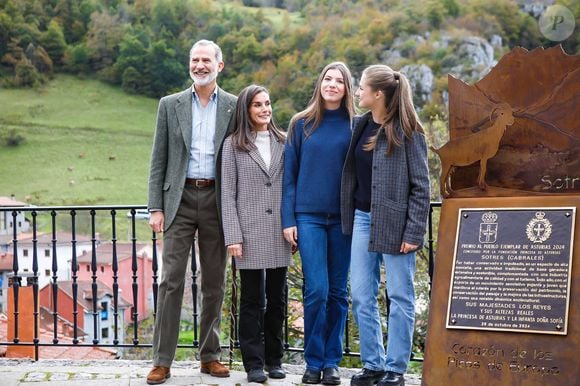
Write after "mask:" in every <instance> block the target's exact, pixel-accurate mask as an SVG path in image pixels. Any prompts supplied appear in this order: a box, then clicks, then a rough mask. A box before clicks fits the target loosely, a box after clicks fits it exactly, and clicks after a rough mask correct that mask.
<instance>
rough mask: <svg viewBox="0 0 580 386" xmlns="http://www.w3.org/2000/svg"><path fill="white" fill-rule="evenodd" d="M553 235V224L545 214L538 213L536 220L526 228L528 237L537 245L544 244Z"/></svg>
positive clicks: (532, 220) (531, 221)
mask: <svg viewBox="0 0 580 386" xmlns="http://www.w3.org/2000/svg"><path fill="white" fill-rule="evenodd" d="M551 234H552V223H551V222H550V220H548V219H547V218H546V213H545V212H536V218H533V219H531V220H530V222H529V223H528V226H526V236H528V239H529V240H530V241H531V242H532V243H534V244H536V243H543V242H544V241H546V240H548V239H549V238H550V235H551Z"/></svg>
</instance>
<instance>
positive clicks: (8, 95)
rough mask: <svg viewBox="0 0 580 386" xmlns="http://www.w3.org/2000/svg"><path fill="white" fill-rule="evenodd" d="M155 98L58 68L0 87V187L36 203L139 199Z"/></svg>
mask: <svg viewBox="0 0 580 386" xmlns="http://www.w3.org/2000/svg"><path fill="white" fill-rule="evenodd" d="M156 109H157V100H156V99H151V98H145V97H140V96H131V95H128V94H126V93H124V92H123V91H122V90H120V89H119V88H115V87H111V86H108V85H106V84H104V83H102V82H100V81H96V80H79V79H77V78H75V77H71V76H64V75H59V76H57V77H56V78H55V80H53V81H51V82H50V83H48V84H47V85H46V86H45V87H42V88H40V89H37V90H34V89H0V137H2V138H6V137H7V136H12V137H14V136H15V135H20V136H22V137H24V141H23V142H22V143H21V144H20V145H18V146H13V147H6V146H0V176H1V178H0V195H6V196H8V195H10V194H14V195H15V196H16V198H17V199H19V200H23V201H27V202H30V203H33V204H37V205H39V204H40V205H64V204H66V205H71V204H145V203H146V199H147V175H148V168H149V156H150V151H151V144H152V139H153V130H154V127H155V114H156Z"/></svg>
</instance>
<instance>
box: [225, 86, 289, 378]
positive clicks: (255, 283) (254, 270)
mask: <svg viewBox="0 0 580 386" xmlns="http://www.w3.org/2000/svg"><path fill="white" fill-rule="evenodd" d="M284 139H285V138H284V134H283V133H282V132H281V131H280V130H279V129H278V128H277V127H276V125H275V124H274V122H273V121H272V106H271V103H270V97H269V95H268V91H267V90H266V89H265V88H264V87H261V86H256V85H251V86H248V87H246V88H245V89H243V90H242V92H241V93H240V95H239V96H238V102H237V106H236V126H235V131H234V133H233V134H232V135H231V136H229V137H228V138H226V140H225V142H224V147H223V152H222V188H221V197H222V221H223V229H224V240H225V244H226V246H227V248H228V255H229V256H233V257H234V258H235V261H236V265H237V267H238V268H239V269H240V278H241V296H240V324H239V336H240V346H241V351H242V360H243V363H244V368H245V370H246V372H247V373H248V381H249V382H265V381H266V379H267V377H266V374H265V373H264V367H265V368H266V370H267V371H268V373H269V376H270V378H284V377H285V373H284V371H283V370H282V367H281V364H282V355H283V342H282V324H283V321H284V310H285V309H286V296H285V283H286V271H287V267H288V266H289V265H290V263H291V261H292V255H291V246H290V244H289V243H288V242H286V241H285V240H284V237H283V235H282V224H281V220H280V205H281V200H282V176H283V165H284V159H283V158H284ZM264 294H265V297H266V313H265V315H263V316H262V307H263V306H262V299H263V298H264ZM262 334H263V336H264V340H263V341H262Z"/></svg>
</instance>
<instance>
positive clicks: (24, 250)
mask: <svg viewBox="0 0 580 386" xmlns="http://www.w3.org/2000/svg"><path fill="white" fill-rule="evenodd" d="M22 256H24V257H28V249H23V250H22Z"/></svg>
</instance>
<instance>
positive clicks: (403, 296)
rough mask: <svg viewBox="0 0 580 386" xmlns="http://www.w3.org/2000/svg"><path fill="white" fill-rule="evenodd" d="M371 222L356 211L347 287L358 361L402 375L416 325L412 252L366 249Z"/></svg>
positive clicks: (375, 368) (364, 214)
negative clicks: (383, 300) (384, 300)
mask: <svg viewBox="0 0 580 386" xmlns="http://www.w3.org/2000/svg"><path fill="white" fill-rule="evenodd" d="M370 222H371V214H370V213H366V212H363V211H360V210H356V211H355V214H354V228H353V233H352V250H351V256H352V260H351V265H350V287H351V295H352V308H353V314H354V317H355V320H356V323H357V325H358V327H359V331H360V354H361V361H362V362H363V364H364V367H365V368H367V369H370V370H386V371H394V372H396V373H400V374H403V373H404V372H405V370H406V369H407V365H408V363H409V360H410V358H411V348H412V344H413V330H414V326H415V291H414V287H413V277H414V276H415V252H411V253H407V254H399V255H389V254H381V253H377V252H369V251H368V248H369V233H370ZM383 263H384V264H385V273H386V279H387V293H388V296H389V299H390V302H391V303H390V313H389V319H388V333H387V352H386V355H385V348H384V345H383V333H382V329H381V320H380V314H379V307H378V303H377V296H378V293H379V285H380V274H381V264H383Z"/></svg>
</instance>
